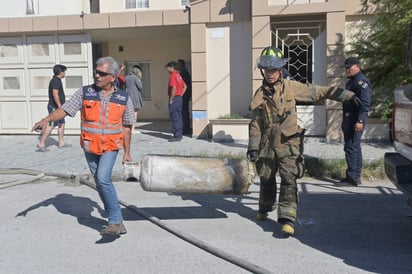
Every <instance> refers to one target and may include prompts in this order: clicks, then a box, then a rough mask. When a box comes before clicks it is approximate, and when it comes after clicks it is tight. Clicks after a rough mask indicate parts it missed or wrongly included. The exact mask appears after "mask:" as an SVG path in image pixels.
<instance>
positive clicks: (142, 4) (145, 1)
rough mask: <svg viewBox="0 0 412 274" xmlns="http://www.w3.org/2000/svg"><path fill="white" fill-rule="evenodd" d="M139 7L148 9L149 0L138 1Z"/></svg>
mask: <svg viewBox="0 0 412 274" xmlns="http://www.w3.org/2000/svg"><path fill="white" fill-rule="evenodd" d="M137 7H138V8H148V7H149V0H137Z"/></svg>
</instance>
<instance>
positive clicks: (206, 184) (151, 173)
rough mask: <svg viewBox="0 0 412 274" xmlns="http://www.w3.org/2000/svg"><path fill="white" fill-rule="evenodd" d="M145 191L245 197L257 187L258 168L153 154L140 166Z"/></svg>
mask: <svg viewBox="0 0 412 274" xmlns="http://www.w3.org/2000/svg"><path fill="white" fill-rule="evenodd" d="M140 171H141V173H140V185H141V187H142V188H143V189H144V190H145V191H158V192H182V193H210V194H243V193H247V191H248V188H249V186H250V185H251V184H252V183H253V180H254V177H255V172H254V165H253V163H250V162H248V161H246V160H242V159H231V158H211V157H193V156H171V155H153V154H149V155H146V156H144V157H143V159H142V161H141V165H140Z"/></svg>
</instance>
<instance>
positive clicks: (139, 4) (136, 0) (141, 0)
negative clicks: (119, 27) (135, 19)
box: [124, 0, 150, 9]
mask: <svg viewBox="0 0 412 274" xmlns="http://www.w3.org/2000/svg"><path fill="white" fill-rule="evenodd" d="M128 2H131V3H130V4H132V5H133V4H134V5H133V6H134V7H127V4H128ZM149 7H150V1H149V0H124V8H125V9H148V8H149Z"/></svg>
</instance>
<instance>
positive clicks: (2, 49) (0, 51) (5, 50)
mask: <svg viewBox="0 0 412 274" xmlns="http://www.w3.org/2000/svg"><path fill="white" fill-rule="evenodd" d="M17 56H18V52H17V45H1V46H0V57H17Z"/></svg>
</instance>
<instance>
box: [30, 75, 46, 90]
mask: <svg viewBox="0 0 412 274" xmlns="http://www.w3.org/2000/svg"><path fill="white" fill-rule="evenodd" d="M49 81H50V77H48V76H35V77H33V88H34V89H44V90H46V91H47V90H48V89H49Z"/></svg>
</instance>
